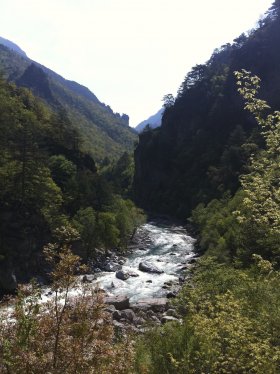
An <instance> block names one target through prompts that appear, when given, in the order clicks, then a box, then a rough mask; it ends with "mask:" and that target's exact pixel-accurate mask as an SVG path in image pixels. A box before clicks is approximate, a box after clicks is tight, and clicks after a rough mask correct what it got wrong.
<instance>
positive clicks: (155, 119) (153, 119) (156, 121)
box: [135, 108, 164, 133]
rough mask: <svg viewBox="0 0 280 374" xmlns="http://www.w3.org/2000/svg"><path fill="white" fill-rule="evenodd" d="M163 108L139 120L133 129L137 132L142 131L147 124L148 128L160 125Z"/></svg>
mask: <svg viewBox="0 0 280 374" xmlns="http://www.w3.org/2000/svg"><path fill="white" fill-rule="evenodd" d="M163 111H164V109H163V108H161V109H160V110H159V111H158V112H157V113H155V114H153V115H152V116H150V117H149V118H147V119H145V121H142V122H140V123H139V124H138V125H137V126H136V127H135V130H136V131H137V132H139V133H140V132H142V131H143V130H144V129H145V127H146V126H148V125H149V127H150V128H152V129H154V128H156V127H159V126H160V125H161V120H162V115H163Z"/></svg>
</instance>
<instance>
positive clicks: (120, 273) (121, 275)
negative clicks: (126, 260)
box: [116, 270, 130, 281]
mask: <svg viewBox="0 0 280 374" xmlns="http://www.w3.org/2000/svg"><path fill="white" fill-rule="evenodd" d="M129 277H130V275H129V274H128V273H126V272H124V271H123V270H119V271H117V272H116V278H118V279H121V280H123V281H125V280H127V279H128V278H129Z"/></svg>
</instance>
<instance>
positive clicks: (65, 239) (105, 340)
mask: <svg viewBox="0 0 280 374" xmlns="http://www.w3.org/2000/svg"><path fill="white" fill-rule="evenodd" d="M55 234H56V237H57V239H58V241H57V242H55V243H52V244H49V245H47V246H46V248H45V254H46V257H47V260H48V262H49V263H50V265H51V266H52V272H51V274H50V276H51V279H52V285H51V288H52V291H53V294H54V296H53V297H52V298H50V299H49V300H48V301H45V302H42V301H41V293H40V290H39V289H38V288H37V287H36V285H35V284H31V285H30V286H29V287H21V288H20V290H19V293H18V295H17V296H16V298H15V300H13V304H12V303H11V308H10V309H9V311H7V314H8V315H5V311H2V310H1V315H0V372H1V373H3V374H6V373H7V374H10V373H13V374H22V373H26V374H31V373H34V374H35V373H36V374H43V373H50V374H60V373H63V372H64V373H68V374H74V373H75V374H78V373H81V374H82V373H88V374H90V373H98V374H103V373H110V374H114V373H121V374H126V373H129V372H130V367H131V359H132V353H133V350H132V345H131V343H129V342H127V341H125V340H124V341H122V342H120V341H119V342H117V341H116V339H115V335H114V330H113V326H112V322H111V318H110V315H109V313H108V312H106V311H105V306H104V304H103V299H102V294H101V293H100V292H98V290H95V289H90V288H88V287H87V286H86V285H83V286H81V285H80V292H79V294H78V297H71V296H70V290H72V289H74V287H75V286H76V282H77V277H75V273H76V272H77V271H81V270H85V268H84V267H81V265H80V259H79V257H78V256H75V255H74V254H73V253H72V252H71V244H70V243H71V242H72V241H73V240H75V239H77V232H75V230H73V229H71V228H66V227H61V228H60V229H59V230H56V233H55ZM11 310H12V311H13V312H11ZM11 313H12V315H11ZM9 314H10V316H9Z"/></svg>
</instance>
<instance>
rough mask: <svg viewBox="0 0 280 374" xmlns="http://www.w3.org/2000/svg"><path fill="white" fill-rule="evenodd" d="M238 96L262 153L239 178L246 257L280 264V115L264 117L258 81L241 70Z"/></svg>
mask: <svg viewBox="0 0 280 374" xmlns="http://www.w3.org/2000/svg"><path fill="white" fill-rule="evenodd" d="M236 76H237V79H238V82H237V84H238V85H239V86H240V88H239V92H240V94H241V95H242V96H243V97H244V99H245V100H246V106H245V108H246V109H247V110H249V111H250V112H251V113H252V114H253V115H254V117H255V119H256V121H257V122H258V124H259V126H260V127H261V129H262V132H261V134H262V135H263V137H264V140H265V149H264V150H262V151H261V152H259V153H257V154H254V155H252V157H251V160H250V172H249V173H248V174H245V175H243V176H242V177H241V184H242V187H243V190H244V194H245V196H244V199H243V203H242V205H241V207H240V210H239V212H238V213H239V217H238V219H239V221H240V223H241V224H242V226H243V233H244V235H243V241H244V248H246V252H247V255H250V253H253V252H254V253H255V252H257V253H261V254H263V255H265V256H266V257H267V258H272V259H273V260H276V261H278V262H279V260H280V247H279V243H280V185H279V176H280V167H279V165H280V148H279V143H280V112H278V111H275V112H273V113H271V114H266V113H267V111H268V110H269V109H270V107H269V105H268V104H267V103H266V101H264V100H261V99H258V98H256V95H257V93H258V89H259V83H260V79H259V78H258V77H256V76H252V75H251V74H250V73H249V72H247V71H245V70H242V71H241V72H237V73H236Z"/></svg>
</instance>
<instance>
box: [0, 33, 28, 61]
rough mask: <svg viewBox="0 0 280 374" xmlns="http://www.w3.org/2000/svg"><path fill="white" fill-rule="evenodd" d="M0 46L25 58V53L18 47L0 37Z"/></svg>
mask: <svg viewBox="0 0 280 374" xmlns="http://www.w3.org/2000/svg"><path fill="white" fill-rule="evenodd" d="M0 44H2V45H4V46H5V47H7V48H9V49H11V50H13V51H14V52H17V53H18V54H20V55H21V56H23V57H27V55H26V53H25V52H24V51H23V50H22V49H21V48H20V47H19V46H18V45H16V44H15V43H13V42H11V41H10V40H8V39H4V38H2V37H1V36H0Z"/></svg>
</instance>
